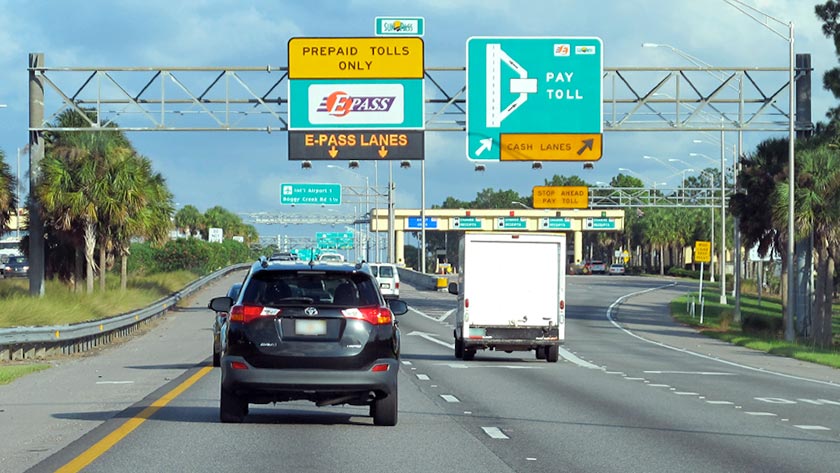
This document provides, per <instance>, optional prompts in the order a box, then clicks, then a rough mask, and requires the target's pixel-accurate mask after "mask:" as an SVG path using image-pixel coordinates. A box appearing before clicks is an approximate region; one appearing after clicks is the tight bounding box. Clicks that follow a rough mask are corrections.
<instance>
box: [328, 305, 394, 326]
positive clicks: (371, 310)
mask: <svg viewBox="0 0 840 473" xmlns="http://www.w3.org/2000/svg"><path fill="white" fill-rule="evenodd" d="M341 315H343V316H344V318H347V319H357V320H364V321H366V322H368V323H370V324H372V325H385V324H390V323H391V321H392V320H393V318H394V315H393V314H391V311H390V310H388V309H386V308H384V307H359V308H355V307H354V308H352V309H344V310H342V311H341Z"/></svg>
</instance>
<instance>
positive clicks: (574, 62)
mask: <svg viewBox="0 0 840 473" xmlns="http://www.w3.org/2000/svg"><path fill="white" fill-rule="evenodd" d="M603 68H604V67H603V43H602V41H601V39H600V38H595V37H473V38H469V40H467V150H466V152H467V157H468V158H469V159H473V160H497V161H498V160H500V157H501V154H500V148H501V143H502V138H503V137H504V135H509V134H533V135H538V134H548V135H552V134H573V135H596V136H597V137H598V139H600V134H601V133H602V132H603V105H602V103H603V90H602V89H603V86H602V84H603V79H602V76H603ZM584 138H586V136H584ZM592 138H593V139H594V138H595V137H592ZM543 145H552V146H553V145H555V143H548V142H546V143H545V144H543V143H542V142H541V141H540V140H539V139H538V137H536V138H535V137H533V136H532V137H529V139H528V146H543ZM571 146H572V145H571V144H569V145H567V147H570V149H569V150H560V151H568V152H571V153H577V152H578V148H577V146H576V143H575V146H574V149H572V148H571ZM590 147H591V145H590ZM538 151H539V150H538ZM544 151H550V150H544ZM598 157H600V156H598Z"/></svg>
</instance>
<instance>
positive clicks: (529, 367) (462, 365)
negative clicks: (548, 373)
mask: <svg viewBox="0 0 840 473" xmlns="http://www.w3.org/2000/svg"><path fill="white" fill-rule="evenodd" d="M436 365H437V366H448V367H450V368H455V369H467V368H501V369H507V370H541V369H545V366H543V365H542V364H541V365H540V366H532V365H521V366H520V365H485V364H481V363H479V362H477V363H473V364H470V365H467V364H465V363H436Z"/></svg>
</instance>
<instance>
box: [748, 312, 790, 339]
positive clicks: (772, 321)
mask: <svg viewBox="0 0 840 473" xmlns="http://www.w3.org/2000/svg"><path fill="white" fill-rule="evenodd" d="M782 325H783V324H782V319H781V317H770V316H766V315H758V314H754V315H753V314H751V315H748V316H747V317H744V321H743V322H742V323H741V330H743V331H744V333H747V334H750V335H761V336H769V337H776V338H778V337H780V336H781V335H782V333H783V327H782Z"/></svg>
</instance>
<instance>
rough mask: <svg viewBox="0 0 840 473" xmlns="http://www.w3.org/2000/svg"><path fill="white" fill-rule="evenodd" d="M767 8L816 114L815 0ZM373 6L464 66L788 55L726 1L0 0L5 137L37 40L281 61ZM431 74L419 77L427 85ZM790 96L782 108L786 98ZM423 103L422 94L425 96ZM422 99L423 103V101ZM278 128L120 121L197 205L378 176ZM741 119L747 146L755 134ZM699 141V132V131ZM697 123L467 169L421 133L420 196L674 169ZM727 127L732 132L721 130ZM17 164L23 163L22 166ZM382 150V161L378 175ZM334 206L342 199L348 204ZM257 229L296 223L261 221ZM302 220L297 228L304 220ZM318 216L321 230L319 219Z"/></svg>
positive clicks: (819, 45) (159, 61) (22, 117)
mask: <svg viewBox="0 0 840 473" xmlns="http://www.w3.org/2000/svg"><path fill="white" fill-rule="evenodd" d="M748 3H750V4H751V5H754V6H755V7H757V8H759V9H760V10H762V11H764V12H766V13H768V14H771V15H773V16H774V17H776V18H779V19H782V20H785V21H793V22H794V24H795V28H796V42H795V45H796V52H798V53H806V52H807V53H810V54H811V55H812V64H813V66H814V69H815V71H814V76H813V81H812V86H813V118H814V120H822V119H823V117H824V114H825V111H826V110H827V108H829V107H831V106H834V105H835V103H834V99H833V98H832V97H831V96H830V94H828V93H827V92H825V91H824V90H822V87H821V84H822V73H823V72H824V71H825V70H826V69H829V68H831V67H834V66H836V65H837V59H836V57H835V55H834V51H833V46H832V44H831V41H830V40H828V39H827V38H825V37H824V36H823V35H822V33H821V31H820V23H819V22H818V20H817V19H816V17H815V15H814V13H813V10H814V5H815V4H816V3H817V1H816V0H748ZM376 16H422V17H424V18H425V21H426V33H425V36H424V42H425V63H426V66H427V67H430V66H463V65H464V64H465V61H466V58H465V43H466V40H467V38H469V37H470V36H597V37H600V38H601V39H602V40H603V44H604V66H605V67H625V66H626V67H631V66H663V67H664V66H690V65H691V64H690V63H688V62H687V61H686V60H685V59H684V58H683V57H681V56H680V55H678V54H675V53H674V52H672V51H671V50H669V49H667V48H643V47H641V44H642V43H645V42H652V43H661V44H668V45H672V46H674V47H676V48H678V49H679V50H682V51H685V52H687V53H689V54H691V55H693V56H696V57H697V58H700V59H702V60H703V61H705V62H707V63H709V64H711V65H713V66H720V67H723V66H738V67H740V66H756V67H773V66H776V67H780V66H786V65H787V57H788V56H787V54H788V43H787V42H786V41H784V40H783V39H781V38H779V37H777V36H776V35H774V34H772V33H771V32H770V31H768V30H767V29H765V28H764V27H762V26H761V25H759V24H757V23H756V22H755V21H753V20H752V19H750V18H748V17H747V16H745V15H744V14H743V13H741V12H739V11H737V10H736V9H735V8H733V7H731V6H730V5H728V4H727V3H726V2H724V1H723V0H636V1H633V2H628V1H623V0H586V1H583V0H574V1H573V0H552V1H523V0H430V1H419V0H417V1H404V0H393V1H376V0H351V1H319V0H310V1H306V2H302V1H280V0H275V1H239V0H237V1H232V0H220V1H211V0H200V1H171V0H168V1H162V0H143V1H117V0H110V1H105V0H89V1H44V0H28V1H24V0H0V104H6V105H7V107H6V108H0V149H2V150H3V151H4V152H5V154H6V160H7V162H10V164H11V166H12V169H13V171H14V170H15V168H16V152H17V149H18V148H21V147H23V146H24V145H26V143H27V142H28V138H27V124H28V88H27V71H26V65H27V55H28V53H30V52H43V53H44V54H45V57H46V62H47V65H49V66H55V67H57V66H67V67H71V66H76V67H81V66H262V65H266V64H273V65H285V64H286V44H287V42H288V40H289V38H291V37H318V36H371V35H372V33H373V21H374V17H376ZM428 87H429V85H428V84H427V90H428ZM784 108H786V107H784ZM427 110H428V109H427ZM427 113H428V112H427ZM280 135H284V134H283V133H280V134H278V133H274V134H270V135H269V134H266V133H256V132H254V133H223V132H188V133H187V132H184V133H150V132H145V133H141V132H136V133H129V135H128V136H129V138H130V139H131V141H132V142H133V143H134V145H135V147H136V148H137V150H138V151H139V152H140V153H141V154H143V155H145V156H147V157H149V158H150V159H152V161H153V163H154V166H155V169H156V170H158V171H159V172H161V173H162V174H163V175H164V176H165V177H166V179H167V182H168V184H169V186H170V189H171V190H172V191H173V193H174V194H175V201H176V202H177V203H178V204H180V205H181V206H183V205H186V204H192V205H195V206H196V207H198V208H199V209H200V210H202V211H203V210H206V209H207V208H209V207H212V206H214V205H221V206H223V207H225V208H227V209H229V210H231V211H233V212H256V211H267V212H292V213H295V212H305V211H307V210H311V209H300V208H295V209H291V208H288V207H283V206H281V205H280V204H279V184H280V183H281V182H307V181H308V182H337V183H341V184H344V185H351V186H363V185H364V177H363V176H366V177H367V178H368V181H369V182H370V184H371V185H373V183H374V181H375V177H374V176H375V170H374V165H373V164H372V163H371V162H362V164H361V167H360V168H359V169H358V170H356V171H354V172H355V173H356V174H353V173H351V172H348V171H346V170H343V169H335V168H327V167H326V165H325V164H319V163H315V165H314V166H313V169H311V170H306V171H304V170H301V169H300V163H299V162H297V161H288V159H287V147H286V146H287V145H286V139H285V136H280ZM767 136H768V135H767V134H763V133H745V136H744V140H745V147H744V148H745V151H747V152H749V151H752V150H753V149H754V147H755V145H756V144H757V143H758V142H759V141H761V140H763V139H764V138H766V137H767ZM703 138H704V141H707V142H708V141H710V140H709V139H708V138H705V137H703ZM693 139H698V135H697V134H692V133H671V132H669V133H650V132H647V133H643V132H634V133H618V132H608V133H605V135H604V156H603V158H602V159H601V160H600V161H598V162H597V163H596V165H595V169H594V170H587V171H584V170H583V169H582V167H581V164H580V163H574V162H565V163H545V165H544V167H543V169H542V170H540V171H534V170H532V169H531V167H530V164H528V163H491V164H490V165H488V166H487V170H486V171H485V172H482V173H477V172H475V171H474V170H473V167H474V166H473V163H472V162H470V161H469V160H467V158H466V157H465V153H464V146H465V145H464V140H465V133H463V132H427V133H426V205H427V206H431V205H432V204H439V203H441V202H442V201H443V200H444V199H445V198H446V197H447V196H453V197H456V198H458V199H462V200H472V199H473V198H474V197H475V195H476V193H477V192H479V191H480V190H482V189H484V188H488V187H489V188H493V189H513V190H515V191H517V192H519V193H520V194H524V195H528V194H530V191H531V188H532V187H533V186H535V185H542V184H543V180H544V179H549V178H551V176H553V175H554V174H561V175H575V174H576V175H579V176H581V177H583V178H584V179H586V180H587V181H589V182H591V183H595V182H597V181H609V179H610V178H611V177H612V176H614V175H616V174H618V173H619V172H620V171H619V170H618V168H622V167H623V168H629V169H632V170H633V171H634V172H636V173H638V174H640V175H642V176H645V177H646V178H648V179H649V180H651V181H654V180H655V181H660V182H661V181H666V180H667V181H670V182H669V184H670V185H673V186H676V185H678V184H679V175H678V177H674V176H673V174H674V172H673V170H672V169H668V168H666V167H665V166H663V165H662V164H660V163H657V162H655V161H653V160H649V159H648V160H645V159H642V156H643V155H652V156H659V157H662V158H663V159H664V158H679V159H682V160H685V161H689V162H691V164H692V165H693V167H697V168H700V167H706V165H712V164H711V162H702V161H698V162H696V163H695V162H692V161H691V160H692V159H695V160H696V159H700V158H691V157H689V153H691V152H694V153H703V154H706V155H709V156H713V157H715V156H719V148H718V147H716V146H715V145H714V144H713V143H701V144H696V143H693V142H692V140H693ZM726 139H727V141H728V143H733V142H734V134H730V136H727V138H726ZM27 168H28V166H27V165H26V164H24V165H23V171H24V172H25V171H26V170H27ZM387 176H388V168H387V165H386V164H380V165H379V167H378V182H379V185H380V186H384V185H385V182H386V180H387ZM394 182H395V184H396V187H397V206H398V207H412V208H417V207H419V206H420V166H419V162H414V164H413V166H412V167H411V169H407V170H406V169H400V168H399V167H397V166H395V169H394ZM340 211H341V212H350V213H352V212H353V210H352V208H345V209H343V210H340ZM259 230H260V231H261V232H262V233H266V234H276V233H289V234H298V233H300V229H291V228H282V229H281V228H279V227H268V228H259ZM308 231H310V230H307V232H308ZM321 231H332V230H330V229H326V230H321Z"/></svg>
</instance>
